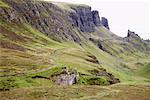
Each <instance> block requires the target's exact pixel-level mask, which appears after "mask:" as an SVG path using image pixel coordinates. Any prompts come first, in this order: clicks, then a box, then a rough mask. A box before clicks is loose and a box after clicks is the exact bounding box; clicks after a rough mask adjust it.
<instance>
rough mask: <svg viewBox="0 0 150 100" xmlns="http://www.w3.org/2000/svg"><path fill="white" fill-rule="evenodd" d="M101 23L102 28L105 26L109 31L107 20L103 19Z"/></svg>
mask: <svg viewBox="0 0 150 100" xmlns="http://www.w3.org/2000/svg"><path fill="white" fill-rule="evenodd" d="M101 23H102V25H103V26H105V27H106V28H107V29H109V25H108V20H107V19H106V18H105V17H102V18H101Z"/></svg>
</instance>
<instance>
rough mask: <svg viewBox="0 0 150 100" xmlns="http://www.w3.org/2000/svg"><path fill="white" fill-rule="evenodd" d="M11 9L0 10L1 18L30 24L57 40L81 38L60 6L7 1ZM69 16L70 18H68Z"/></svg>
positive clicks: (77, 39) (23, 0) (31, 1)
mask: <svg viewBox="0 0 150 100" xmlns="http://www.w3.org/2000/svg"><path fill="white" fill-rule="evenodd" d="M5 2H6V3H7V4H8V5H10V6H11V8H7V9H6V8H5V9H4V8H0V12H1V13H0V16H1V17H2V18H4V19H5V20H7V21H8V22H12V23H13V22H15V23H23V24H29V25H31V26H32V27H34V28H36V29H37V30H39V31H40V32H42V33H45V34H46V35H48V36H49V37H50V38H52V39H55V40H65V39H69V40H73V41H75V42H79V41H80V38H79V36H78V35H77V34H75V32H74V31H73V30H72V29H73V27H72V26H71V25H70V22H69V16H68V15H67V13H66V12H64V11H63V10H62V9H60V8H59V7H58V6H56V5H54V4H52V3H48V2H42V1H33V0H20V1H19V2H18V1H16V0H14V1H12V0H5ZM67 16H68V17H67Z"/></svg>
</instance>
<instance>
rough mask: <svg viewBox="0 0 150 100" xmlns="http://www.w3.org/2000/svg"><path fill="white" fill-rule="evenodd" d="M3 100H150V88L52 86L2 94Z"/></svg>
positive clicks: (131, 86)
mask: <svg viewBox="0 0 150 100" xmlns="http://www.w3.org/2000/svg"><path fill="white" fill-rule="evenodd" d="M0 97H1V100H10V99H11V100H37V99H38V100H149V98H150V86H144V85H125V84H124V85H123V84H115V85H111V86H85V85H73V86H55V85H54V86H51V87H38V88H22V89H14V90H11V91H5V92H4V91H3V92H0Z"/></svg>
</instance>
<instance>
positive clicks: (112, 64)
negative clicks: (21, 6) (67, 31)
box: [0, 0, 150, 100]
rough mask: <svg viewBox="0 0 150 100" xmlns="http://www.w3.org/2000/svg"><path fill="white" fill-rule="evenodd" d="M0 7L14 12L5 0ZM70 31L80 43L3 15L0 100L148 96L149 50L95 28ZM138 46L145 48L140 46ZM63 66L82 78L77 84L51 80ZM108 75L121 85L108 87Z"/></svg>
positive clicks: (139, 98)
mask: <svg viewBox="0 0 150 100" xmlns="http://www.w3.org/2000/svg"><path fill="white" fill-rule="evenodd" d="M54 4H55V3H54ZM57 5H58V6H61V7H62V6H63V7H65V5H67V4H64V5H60V4H57ZM69 6H71V5H69ZM69 6H67V9H69V8H68V7H69ZM74 6H76V5H74ZM0 7H1V8H5V9H10V8H11V7H10V6H9V5H8V4H7V3H5V2H4V0H2V1H0ZM63 10H64V9H63ZM65 24H67V25H68V22H67V23H65ZM68 26H69V25H68ZM54 27H55V26H54ZM62 30H63V29H62ZM72 31H73V32H75V34H77V36H78V37H79V38H80V39H81V42H80V43H78V42H74V41H68V40H64V41H62V40H61V41H56V40H54V39H52V38H50V37H49V36H47V35H46V34H45V33H42V32H40V31H39V30H37V29H36V28H34V27H33V26H32V25H31V24H29V23H25V22H9V21H7V20H5V19H4V18H3V17H1V16H0V96H1V99H2V100H5V99H27V100H28V99H48V98H53V99H54V100H55V99H59V100H62V99H65V100H70V99H82V100H83V99H84V100H87V99H89V100H91V99H96V100H98V99H99V98H102V99H106V100H116V98H117V100H122V99H128V100H133V99H135V100H144V99H146V100H148V98H150V97H149V92H150V91H149V85H150V83H149V82H150V77H149V76H150V75H149V73H150V70H149V68H150V53H149V52H148V51H146V50H144V51H143V52H141V51H140V50H138V49H137V48H135V47H134V46H133V44H130V43H127V42H123V41H122V40H120V37H118V36H116V35H115V34H113V33H112V32H111V31H109V30H107V29H106V28H105V27H97V28H96V31H95V32H93V33H83V32H81V31H79V30H78V29H77V28H74V29H73V30H72ZM52 34H55V33H52ZM88 38H92V39H94V41H91V40H88ZM134 42H138V41H134ZM98 43H101V45H102V48H100V47H99V44H98ZM135 44H136V43H135ZM138 44H140V45H142V46H143V48H146V47H144V45H143V44H142V43H141V42H140V43H139V42H138ZM64 67H67V68H68V69H69V70H71V71H76V72H77V73H78V74H79V76H80V78H79V81H78V82H77V84H74V85H72V86H58V85H56V84H55V83H54V82H53V80H52V76H54V75H56V74H60V73H61V72H62V70H63V69H64ZM97 73H101V74H102V75H97ZM108 74H109V75H110V76H114V77H116V78H118V79H119V80H120V81H121V82H120V83H118V84H115V85H111V86H108V85H110V84H111V83H110V80H111V77H110V76H108ZM103 85H106V86H103ZM7 90H9V91H7ZM129 91H131V92H129ZM134 92H135V93H134Z"/></svg>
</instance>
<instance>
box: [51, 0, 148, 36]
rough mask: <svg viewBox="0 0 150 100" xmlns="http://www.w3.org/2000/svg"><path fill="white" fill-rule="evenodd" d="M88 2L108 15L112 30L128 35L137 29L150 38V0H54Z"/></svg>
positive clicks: (120, 34) (101, 15)
mask: <svg viewBox="0 0 150 100" xmlns="http://www.w3.org/2000/svg"><path fill="white" fill-rule="evenodd" d="M51 1H52V0H51ZM53 1H60V2H69V3H77V4H87V5H89V6H91V7H92V9H93V10H98V11H99V14H100V17H106V18H107V19H108V21H109V27H110V30H111V31H112V32H114V33H115V34H117V35H119V36H122V37H124V36H126V35H127V30H128V29H130V30H131V31H135V33H137V34H138V35H139V36H141V37H142V38H144V39H150V2H149V0H53Z"/></svg>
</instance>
